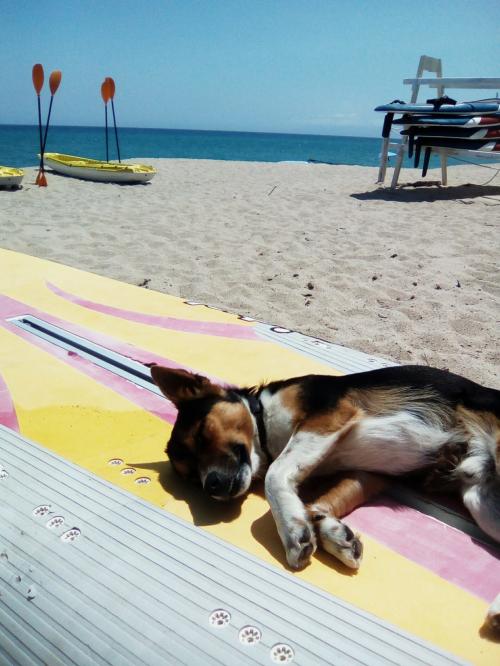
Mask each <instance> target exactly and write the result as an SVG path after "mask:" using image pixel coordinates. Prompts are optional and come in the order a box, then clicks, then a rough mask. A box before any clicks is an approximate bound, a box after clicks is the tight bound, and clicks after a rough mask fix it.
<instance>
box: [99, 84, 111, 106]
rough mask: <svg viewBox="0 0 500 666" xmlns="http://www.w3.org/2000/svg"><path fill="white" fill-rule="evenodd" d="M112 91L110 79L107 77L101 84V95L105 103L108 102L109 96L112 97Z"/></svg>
mask: <svg viewBox="0 0 500 666" xmlns="http://www.w3.org/2000/svg"><path fill="white" fill-rule="evenodd" d="M110 93H111V91H110V86H109V81H108V79H105V80H104V81H103V82H102V85H101V96H102V99H103V101H104V104H107V103H108V102H109V98H110V97H111V94H110Z"/></svg>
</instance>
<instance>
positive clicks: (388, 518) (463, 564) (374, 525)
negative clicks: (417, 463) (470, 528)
mask: <svg viewBox="0 0 500 666" xmlns="http://www.w3.org/2000/svg"><path fill="white" fill-rule="evenodd" d="M346 522H347V523H348V524H349V525H350V526H351V527H352V528H354V529H359V530H361V532H364V533H365V534H367V535H368V536H370V537H373V538H374V539H375V540H376V541H379V542H380V543H382V544H384V545H385V546H388V547H389V548H391V549H392V550H394V551H396V552H397V553H399V554H400V555H403V556H404V557H406V558H408V559H409V560H411V561H412V562H416V563H417V564H420V565H421V566H423V567H425V568H426V569H429V570H430V571H432V572H434V573H436V574H437V575H438V576H441V578H444V579H445V580H447V581H449V582H450V583H454V584H455V585H458V586H459V587H461V588H463V589H465V590H467V591H468V592H472V593H473V594H475V595H476V596H478V597H480V598H482V599H485V600H486V601H488V602H491V601H492V600H493V599H494V598H495V596H496V595H497V594H498V592H499V590H500V559H499V554H500V549H498V548H495V547H493V546H487V545H485V544H481V543H479V542H476V541H474V540H473V539H472V538H471V537H470V536H468V535H466V534H464V533H463V532H461V531H460V530H458V529H455V528H454V527H450V526H449V525H446V524H445V523H442V522H440V521H439V520H437V519H435V518H432V517H431V516H426V515H425V514H423V513H420V512H419V511H416V510H415V509H411V508H409V507H406V506H402V505H400V504H397V503H396V502H394V501H393V500H392V499H389V498H385V497H384V499H380V500H379V501H376V502H371V503H370V504H365V505H363V506H361V507H359V508H358V509H356V510H355V511H353V512H352V513H351V514H349V516H348V517H347V518H346Z"/></svg>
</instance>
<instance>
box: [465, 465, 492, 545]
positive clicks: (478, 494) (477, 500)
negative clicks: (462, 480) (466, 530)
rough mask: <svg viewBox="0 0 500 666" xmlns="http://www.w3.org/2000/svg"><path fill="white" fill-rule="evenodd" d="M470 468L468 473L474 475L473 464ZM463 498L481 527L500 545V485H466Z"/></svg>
mask: <svg viewBox="0 0 500 666" xmlns="http://www.w3.org/2000/svg"><path fill="white" fill-rule="evenodd" d="M470 460H471V459H468V460H466V461H465V462H464V463H462V465H461V466H460V468H459V471H461V473H462V474H463V470H464V469H465V468H466V465H467V463H469V461H470ZM469 467H470V470H471V471H469V470H467V471H468V473H469V474H471V475H472V473H473V471H472V470H473V466H472V463H471V464H470V465H469ZM462 498H463V502H464V504H465V506H466V507H467V509H469V511H470V513H471V514H472V517H473V518H474V520H475V521H476V523H477V524H478V525H479V527H480V528H481V529H482V530H483V531H484V532H486V534H488V535H489V536H490V537H491V538H492V539H495V541H497V542H498V543H500V485H499V484H498V483H496V484H489V485H486V486H482V485H481V484H479V483H476V484H471V485H468V484H464V485H463V488H462Z"/></svg>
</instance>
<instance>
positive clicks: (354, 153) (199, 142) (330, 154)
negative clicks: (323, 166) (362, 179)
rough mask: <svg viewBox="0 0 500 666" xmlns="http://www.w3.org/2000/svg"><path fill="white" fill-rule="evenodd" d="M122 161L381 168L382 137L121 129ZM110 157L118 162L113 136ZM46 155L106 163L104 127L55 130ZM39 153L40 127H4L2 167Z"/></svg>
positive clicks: (25, 162)
mask: <svg viewBox="0 0 500 666" xmlns="http://www.w3.org/2000/svg"><path fill="white" fill-rule="evenodd" d="M119 142H120V152H121V156H122V158H125V159H126V158H133V157H183V158H192V159H215V160H244V161H252V162H255V161H256V162H281V161H301V162H302V161H307V160H317V161H319V162H329V163H332V164H357V165H362V166H376V165H377V164H378V154H379V152H380V144H381V141H380V139H369V138H360V137H345V136H315V135H310V134H265V133H254V132H208V131H201V130H166V129H134V128H119ZM109 145H110V159H116V149H115V139H114V134H113V132H111V133H110V136H109ZM46 151H47V152H57V153H67V154H69V155H81V156H84V157H92V158H95V159H101V160H102V159H106V149H105V135H104V129H103V128H100V127H50V129H49V134H48V139H47V147H46ZM38 152H39V138H38V127H35V126H25V125H0V164H2V165H6V166H32V165H35V164H37V153H38Z"/></svg>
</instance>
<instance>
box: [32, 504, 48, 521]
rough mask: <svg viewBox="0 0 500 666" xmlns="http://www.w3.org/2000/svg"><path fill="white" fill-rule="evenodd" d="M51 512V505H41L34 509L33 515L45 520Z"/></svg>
mask: <svg viewBox="0 0 500 666" xmlns="http://www.w3.org/2000/svg"><path fill="white" fill-rule="evenodd" d="M49 511H50V505H49V504H40V506H37V507H35V508H34V509H33V515H34V516H35V517H36V518H43V517H44V516H46V515H47V514H48V513H49Z"/></svg>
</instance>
